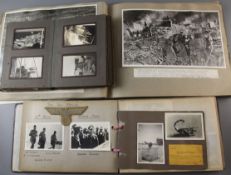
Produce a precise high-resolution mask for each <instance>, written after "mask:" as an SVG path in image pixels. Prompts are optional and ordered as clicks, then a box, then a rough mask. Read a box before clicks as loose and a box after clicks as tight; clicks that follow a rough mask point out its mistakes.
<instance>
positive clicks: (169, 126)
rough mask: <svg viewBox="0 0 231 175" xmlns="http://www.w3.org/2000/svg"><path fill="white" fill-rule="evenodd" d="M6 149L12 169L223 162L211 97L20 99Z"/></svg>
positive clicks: (163, 167)
mask: <svg viewBox="0 0 231 175" xmlns="http://www.w3.org/2000/svg"><path fill="white" fill-rule="evenodd" d="M201 104H203V105H201ZM51 109H52V110H51ZM83 109H84V110H83ZM80 111H82V112H80ZM68 116H71V118H72V121H70V123H65V122H63V121H65V120H63V118H67V117H68ZM66 121H67V120H66ZM13 152H14V154H13V171H17V172H18V171H19V172H23V171H27V172H28V171H29V172H71V173H74V172H79V173H80V172H81V173H102V172H104V173H105V172H106V173H116V172H118V170H119V172H121V173H125V172H130V173H131V172H157V171H158V172H159V171H163V172H168V171H173V170H174V171H185V170H187V171H194V170H196V171H198V170H201V171H204V170H206V171H214V170H222V169H223V154H222V144H221V138H220V128H219V122H218V116H217V109H216V100H215V98H212V97H210V98H209V97H208V98H175V99H149V100H95V101H89V100H85V101H27V102H24V103H23V104H21V105H18V106H17V107H16V116H15V131H14V151H13ZM67 162H68V163H67ZM64 164H65V166H63V165H64ZM89 165H90V167H89Z"/></svg>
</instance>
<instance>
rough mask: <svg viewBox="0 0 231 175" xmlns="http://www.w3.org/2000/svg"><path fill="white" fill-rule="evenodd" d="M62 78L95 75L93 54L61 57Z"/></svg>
mask: <svg viewBox="0 0 231 175" xmlns="http://www.w3.org/2000/svg"><path fill="white" fill-rule="evenodd" d="M62 66H63V69H62V77H81V76H94V75H96V56H95V55H94V54H84V55H65V56H63V65H62Z"/></svg>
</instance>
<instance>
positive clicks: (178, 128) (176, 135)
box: [165, 112, 205, 140]
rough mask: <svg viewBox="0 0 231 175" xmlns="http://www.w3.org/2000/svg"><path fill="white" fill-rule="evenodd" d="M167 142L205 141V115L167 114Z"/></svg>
mask: <svg viewBox="0 0 231 175" xmlns="http://www.w3.org/2000/svg"><path fill="white" fill-rule="evenodd" d="M165 138H166V140H204V139H205V136H204V121H203V113H200V112H199V113H198V112H195V113H165Z"/></svg>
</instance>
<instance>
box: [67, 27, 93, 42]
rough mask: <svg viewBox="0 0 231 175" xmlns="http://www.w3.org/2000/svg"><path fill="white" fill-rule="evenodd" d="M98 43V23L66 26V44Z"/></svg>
mask: <svg viewBox="0 0 231 175" xmlns="http://www.w3.org/2000/svg"><path fill="white" fill-rule="evenodd" d="M95 44H96V24H81V25H79V24H77V25H68V26H64V46H80V45H95Z"/></svg>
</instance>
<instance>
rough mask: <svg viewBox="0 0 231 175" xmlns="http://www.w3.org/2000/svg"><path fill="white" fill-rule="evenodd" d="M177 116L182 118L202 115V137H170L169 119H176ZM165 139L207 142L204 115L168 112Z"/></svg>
mask: <svg viewBox="0 0 231 175" xmlns="http://www.w3.org/2000/svg"><path fill="white" fill-rule="evenodd" d="M176 115H177V117H178V116H181V115H182V117H184V118H185V117H187V116H188V115H196V116H198V115H200V120H201V130H202V131H201V133H202V137H199V138H198V137H174V138H173V137H168V129H167V128H168V118H169V117H175V116H176ZM164 117H165V139H166V140H205V131H204V120H203V113H202V112H187V113H186V112H166V113H165V116H164Z"/></svg>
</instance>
